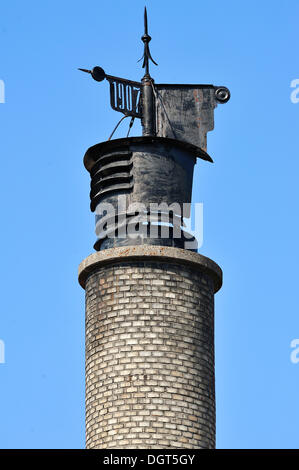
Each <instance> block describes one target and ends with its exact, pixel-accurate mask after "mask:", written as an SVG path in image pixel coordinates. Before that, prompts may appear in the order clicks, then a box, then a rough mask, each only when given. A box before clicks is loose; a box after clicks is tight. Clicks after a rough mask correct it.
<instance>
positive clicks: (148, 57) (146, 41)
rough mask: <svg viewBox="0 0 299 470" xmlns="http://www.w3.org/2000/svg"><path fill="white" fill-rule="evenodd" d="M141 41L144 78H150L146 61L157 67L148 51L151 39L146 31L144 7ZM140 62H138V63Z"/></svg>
mask: <svg viewBox="0 0 299 470" xmlns="http://www.w3.org/2000/svg"><path fill="white" fill-rule="evenodd" d="M141 39H142V41H143V43H144V53H143V56H142V57H141V59H140V60H142V59H143V64H142V68H145V75H144V76H145V77H150V74H149V64H148V61H149V60H151V61H152V62H153V64H155V65H158V64H157V63H156V62H155V61H154V59H153V58H152V56H151V53H150V49H149V42H150V41H151V39H152V38H151V37H150V35H149V34H148V30H147V11H146V7H144V35H143V36H142V37H141ZM140 60H139V61H138V62H140Z"/></svg>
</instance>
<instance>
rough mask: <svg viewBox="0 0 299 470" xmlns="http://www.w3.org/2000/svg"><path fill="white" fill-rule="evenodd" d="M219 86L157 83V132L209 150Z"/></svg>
mask: <svg viewBox="0 0 299 470" xmlns="http://www.w3.org/2000/svg"><path fill="white" fill-rule="evenodd" d="M218 88H219V87H214V86H213V85H167V84H165V85H164V84H157V85H155V90H156V135H157V136H159V137H170V138H172V139H178V140H181V141H183V142H188V143H190V144H192V145H196V146H198V147H200V148H202V149H203V150H206V149H207V133H208V132H209V131H211V130H213V129H214V109H215V107H216V106H217V103H218V102H220V100H219V98H218V99H217V94H216V93H217V90H218ZM221 89H224V87H221ZM225 98H226V97H225ZM223 102H224V101H223Z"/></svg>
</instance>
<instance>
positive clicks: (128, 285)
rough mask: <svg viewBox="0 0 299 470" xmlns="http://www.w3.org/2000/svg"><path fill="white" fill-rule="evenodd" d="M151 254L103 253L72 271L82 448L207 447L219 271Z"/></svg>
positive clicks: (180, 257)
mask: <svg viewBox="0 0 299 470" xmlns="http://www.w3.org/2000/svg"><path fill="white" fill-rule="evenodd" d="M130 250H131V251H130ZM149 250H150V251H149ZM159 250H160V248H159V247H151V248H150V249H149V247H148V246H147V247H142V246H140V247H138V249H137V251H136V250H134V248H131V249H127V250H124V249H122V251H121V250H120V249H119V248H115V249H110V250H105V251H103V252H99V253H94V254H93V255H91V256H90V257H89V258H87V259H86V260H85V261H83V262H82V264H81V266H80V268H79V280H80V283H81V285H82V286H83V287H84V288H85V290H86V446H87V448H109V449H112V448H119V449H121V448H143V449H154V448H161V449H167V448H186V449H187V448H189V449H196V448H213V447H214V446H215V390H214V387H215V381H214V292H215V291H216V290H218V289H219V288H220V286H221V270H220V268H219V267H218V266H217V265H216V264H215V263H213V262H212V261H211V260H209V259H208V258H205V257H203V256H201V255H198V254H196V253H190V252H186V251H185V250H180V249H177V248H167V249H165V248H163V249H161V250H162V251H161V250H160V251H159Z"/></svg>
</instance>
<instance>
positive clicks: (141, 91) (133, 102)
mask: <svg viewBox="0 0 299 470" xmlns="http://www.w3.org/2000/svg"><path fill="white" fill-rule="evenodd" d="M151 39H152V38H151V36H150V35H149V34H148V20H147V10H146V7H145V9H144V34H143V36H142V37H141V40H142V41H143V43H144V53H143V56H142V57H141V59H140V60H139V61H141V60H143V63H142V67H143V68H144V69H145V74H144V76H143V78H142V80H141V82H136V81H132V80H128V79H125V78H121V77H116V76H113V75H107V74H106V73H105V71H104V70H103V69H102V68H101V67H98V66H96V67H94V68H93V69H91V70H88V69H82V68H79V70H81V71H82V72H86V73H89V74H91V76H92V78H93V79H94V80H96V81H98V82H101V81H103V80H104V79H106V80H108V82H109V84H110V104H111V107H112V109H114V110H115V111H118V112H121V113H123V114H124V116H123V117H122V118H121V120H120V121H119V122H118V124H117V125H116V127H115V128H114V130H113V132H112V134H111V136H110V137H109V139H108V140H110V139H111V137H112V135H113V134H114V132H115V130H116V129H117V127H118V125H119V124H120V122H121V121H122V120H123V119H125V118H126V117H129V116H130V117H131V122H130V126H129V131H128V134H127V136H128V135H129V132H130V129H131V127H132V125H133V122H134V119H135V118H139V119H141V123H142V134H143V136H157V137H167V138H173V139H177V140H181V141H183V142H188V143H190V144H193V145H195V146H198V147H200V148H201V149H202V150H204V151H206V148H207V142H206V140H207V137H206V136H207V132H209V131H211V130H213V128H214V108H215V107H216V106H217V103H226V102H227V101H228V100H229V98H230V92H229V90H228V88H226V87H223V86H220V87H219V86H214V85H200V84H198V85H191V84H190V85H188V84H183V85H182V84H180V85H176V84H155V82H154V80H153V78H152V77H151V76H150V73H149V61H152V62H153V64H155V65H158V64H157V63H156V62H155V61H154V59H153V58H152V55H151V52H150V48H149V42H150V41H151ZM186 111H187V112H186ZM182 116H183V118H182ZM206 157H207V158H205V159H206V160H211V158H210V157H209V156H208V155H207V154H206Z"/></svg>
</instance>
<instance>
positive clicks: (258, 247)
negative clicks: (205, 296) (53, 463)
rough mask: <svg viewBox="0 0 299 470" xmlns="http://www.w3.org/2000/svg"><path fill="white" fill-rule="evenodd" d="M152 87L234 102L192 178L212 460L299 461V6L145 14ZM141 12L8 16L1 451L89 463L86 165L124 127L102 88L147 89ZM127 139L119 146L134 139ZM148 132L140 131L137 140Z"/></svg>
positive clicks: (4, 14)
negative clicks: (216, 268)
mask: <svg viewBox="0 0 299 470" xmlns="http://www.w3.org/2000/svg"><path fill="white" fill-rule="evenodd" d="M147 7H148V14H149V28H150V31H149V32H150V34H151V36H152V38H153V39H152V42H151V52H152V55H153V57H154V59H155V60H156V61H157V62H158V64H159V66H158V67H154V66H153V67H152V75H153V76H154V78H155V81H156V82H157V83H159V82H160V83H213V84H214V85H225V86H227V87H229V88H230V90H231V95H232V96H231V100H230V101H229V103H227V104H226V105H223V106H221V105H219V106H218V107H217V109H216V110H215V130H214V131H213V132H212V133H210V134H209V135H208V152H209V154H210V155H211V156H212V158H213V159H214V162H215V163H214V164H209V163H207V162H203V161H199V162H198V164H197V165H196V169H195V175H194V187H193V201H194V202H203V203H204V243H203V246H202V248H201V253H202V254H204V255H206V256H209V257H210V258H212V259H213V260H215V261H216V262H217V263H218V264H219V265H220V266H221V267H222V269H223V272H224V284H223V288H222V290H221V291H220V292H219V293H218V294H217V296H216V392H217V446H218V447H220V448H298V447H299V434H298V424H297V423H298V420H299V408H298V386H299V363H298V364H294V363H292V362H291V360H290V354H291V348H290V343H291V341H292V340H293V339H294V338H298V337H299V315H298V262H299V256H298V230H299V223H298V200H299V197H298V172H299V158H298V157H299V155H298V153H299V152H298V126H299V103H298V104H295V103H292V102H291V99H290V95H291V91H292V89H291V88H290V84H291V81H292V80H294V79H296V78H299V68H298V59H297V42H298V15H299V3H298V1H295V0H286V1H284V2H281V1H279V0H271V1H270V0H263V1H257V0H252V1H251V2H239V1H233V0H227V1H226V2H223V1H219V0H214V2H199V1H195V0H188V1H185V2H181V1H176V0H171V1H170V0H164V1H163V2H160V1H158V0H148V1H147ZM143 8H144V2H140V1H137V0H132V1H130V2H123V1H120V0H115V1H114V2H101V1H99V0H97V1H95V0H86V1H85V2H82V1H77V0H72V1H70V0H64V1H58V0H52V1H43V2H39V1H33V0H28V1H26V2H22V1H20V0H11V1H10V2H2V3H1V7H0V44H1V47H0V48H1V60H0V80H3V81H4V83H5V103H0V135H1V138H0V154H1V173H0V180H1V183H0V189H1V198H0V202H1V217H2V230H1V233H0V247H1V289H2V295H1V310H0V312H1V314H0V339H1V340H3V341H4V343H5V363H4V364H0V416H1V424H0V447H1V448H82V447H84V291H83V290H82V289H81V287H79V285H78V283H77V267H78V264H79V263H80V261H81V260H82V259H83V258H85V257H86V256H87V255H88V254H89V253H91V252H92V245H93V242H94V240H95V236H94V218H93V215H92V214H91V213H90V212H89V176H88V173H87V172H86V170H85V169H84V167H83V163H82V159H83V155H84V152H85V151H86V149H87V148H88V147H89V146H91V145H94V144H95V143H97V142H101V141H103V140H106V139H107V138H108V136H109V135H110V133H111V131H112V129H113V127H114V125H115V124H116V122H117V120H118V119H119V117H120V116H119V115H118V114H117V113H115V112H114V111H113V110H111V109H110V105H109V91H108V84H107V83H105V82H104V83H100V84H99V83H97V82H95V81H93V80H91V79H90V78H89V77H88V76H85V75H83V74H82V73H80V72H78V71H77V70H76V69H77V67H87V68H89V67H92V66H94V65H100V66H102V67H103V68H104V69H105V71H106V72H107V73H108V74H111V75H118V76H121V77H126V78H130V79H132V80H140V79H141V77H142V75H143V72H142V69H141V66H140V63H139V64H137V60H138V59H139V58H140V57H141V55H142V43H141V41H140V36H141V35H142V32H143V31H142V29H143V24H142V22H143ZM126 128H127V123H126V121H125V123H123V125H121V126H120V128H119V131H118V133H117V134H116V137H121V136H124V135H125V133H126ZM139 133H140V128H139V127H138V125H136V127H134V130H133V135H134V134H135V135H139Z"/></svg>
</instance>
